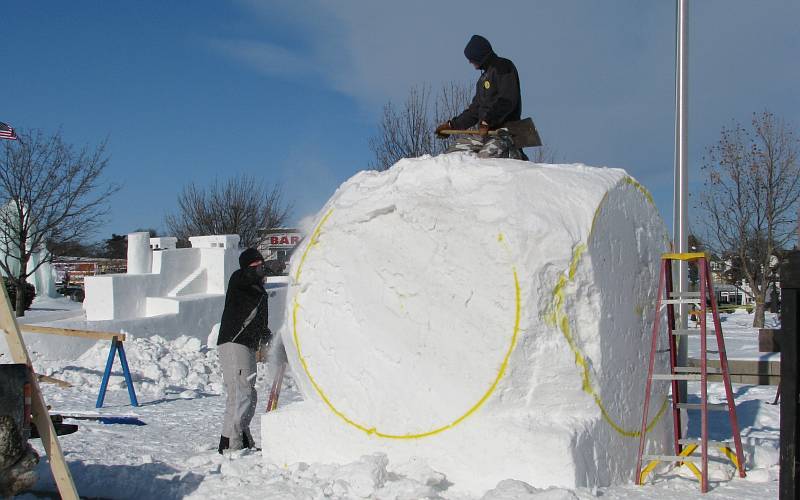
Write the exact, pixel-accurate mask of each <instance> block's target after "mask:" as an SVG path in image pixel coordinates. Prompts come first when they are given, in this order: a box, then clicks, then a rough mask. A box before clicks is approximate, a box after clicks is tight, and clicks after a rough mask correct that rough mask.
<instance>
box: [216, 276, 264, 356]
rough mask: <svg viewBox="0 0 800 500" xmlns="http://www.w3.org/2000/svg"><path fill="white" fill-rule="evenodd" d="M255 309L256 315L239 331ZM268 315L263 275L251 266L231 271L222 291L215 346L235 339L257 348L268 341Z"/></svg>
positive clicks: (246, 345) (237, 341)
mask: <svg viewBox="0 0 800 500" xmlns="http://www.w3.org/2000/svg"><path fill="white" fill-rule="evenodd" d="M254 310H255V311H256V313H255V316H254V317H253V319H252V320H251V321H250V322H249V323H248V324H247V326H246V327H245V328H244V330H242V326H243V325H244V323H245V321H246V319H247V317H248V316H250V314H251V313H252V312H253V311H254ZM267 318H268V307H267V291H266V290H265V289H264V284H263V281H262V278H261V277H259V276H258V275H257V274H256V273H255V270H254V269H253V268H250V267H248V268H244V269H238V270H236V271H234V273H233V274H232V275H231V279H230V280H229V281H228V291H227V293H226V294H225V309H223V311H222V321H221V324H220V327H219V338H218V339H217V345H222V344H224V343H226V342H236V343H237V344H241V345H243V346H245V347H249V348H250V349H258V348H259V347H261V345H263V344H265V343H266V342H269V337H270V333H269V329H268V328H267Z"/></svg>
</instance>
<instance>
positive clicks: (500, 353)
mask: <svg viewBox="0 0 800 500" xmlns="http://www.w3.org/2000/svg"><path fill="white" fill-rule="evenodd" d="M666 241H667V235H666V230H665V227H664V224H663V222H662V221H661V219H660V217H659V215H658V213H657V210H656V208H655V207H654V205H653V202H652V199H651V197H650V195H649V194H648V193H647V191H646V190H645V189H644V188H643V187H642V186H641V185H639V184H638V183H637V182H636V181H635V180H633V179H632V178H631V177H629V176H628V175H627V174H626V173H625V172H624V171H623V170H619V169H608V168H592V167H588V166H584V165H540V164H531V163H528V162H520V161H513V160H496V159H495V160H486V159H477V158H474V157H471V156H467V155H461V154H450V155H441V156H438V157H435V158H431V157H422V158H418V159H409V160H402V161H400V162H398V163H397V164H396V165H395V166H394V167H392V168H391V169H390V170H388V171H385V172H374V171H367V172H360V173H359V174H357V175H356V176H354V177H353V178H352V179H350V180H349V181H347V182H346V183H344V184H343V185H342V186H341V187H340V188H339V190H338V191H337V192H336V193H335V194H334V196H333V197H332V198H331V199H330V200H329V202H328V203H327V205H326V206H325V207H324V208H323V210H322V211H321V212H320V214H319V215H318V216H317V219H316V222H315V230H314V232H313V234H312V236H311V237H310V238H307V239H306V241H305V242H304V243H303V244H302V245H301V247H299V248H298V249H297V250H296V251H295V253H294V256H293V258H292V261H291V268H290V269H291V270H290V276H291V283H290V288H289V291H288V295H287V301H286V315H285V316H286V321H285V325H284V327H283V328H282V330H281V335H282V338H283V341H284V343H285V345H286V350H287V355H288V359H289V363H290V366H291V369H292V372H293V374H294V377H295V379H296V380H297V383H298V385H299V387H300V389H301V392H302V393H303V395H304V397H305V400H304V401H302V402H299V403H293V404H289V405H287V406H284V407H282V408H280V409H278V410H277V411H274V412H271V413H268V414H266V415H264V416H263V417H262V419H261V426H262V432H261V436H262V440H263V450H264V457H265V460H266V461H268V462H274V463H278V464H281V465H283V464H289V463H296V462H338V463H346V462H348V461H352V460H355V459H358V457H359V456H360V455H363V454H369V453H373V452H383V453H386V454H387V455H388V456H389V459H390V460H391V461H396V460H401V461H403V460H408V459H410V458H411V457H417V458H418V459H422V460H424V461H426V462H427V463H428V465H430V466H431V467H433V468H434V469H436V470H438V471H440V472H442V473H444V474H446V475H447V476H448V478H449V479H450V480H451V481H452V482H453V483H455V484H456V485H457V487H460V488H464V489H465V490H470V491H472V492H474V493H480V492H483V491H486V490H488V489H490V488H492V487H494V486H495V485H496V484H497V482H498V481H500V480H502V479H506V478H509V477H510V478H515V479H519V480H523V481H526V482H528V483H530V484H531V485H533V486H537V487H546V486H551V485H556V486H561V487H570V488H574V487H576V486H589V487H591V486H595V485H608V484H613V483H619V482H627V481H630V480H631V479H632V475H633V470H634V467H635V459H636V449H637V447H638V429H639V426H640V424H641V420H640V419H641V407H642V401H643V395H644V381H645V377H646V371H647V367H646V362H647V357H648V353H649V338H650V328H651V326H650V325H651V324H652V318H653V314H654V313H653V308H654V305H655V292H656V287H657V283H656V279H657V270H658V261H659V256H660V254H661V253H662V252H663V251H664V250H665V249H666ZM658 362H659V363H662V364H665V363H666V358H664V359H659V360H658ZM664 392H665V393H666V388H665V389H664ZM665 402H666V399H665V398H664V397H658V399H656V404H655V407H656V410H654V411H653V412H652V413H653V415H651V420H652V421H653V423H652V425H653V426H654V429H653V430H652V431H651V432H652V434H649V436H651V437H656V439H654V443H652V444H651V447H653V448H655V449H660V448H661V447H662V445H663V443H665V442H667V440H668V437H669V435H670V431H669V426H668V422H667V420H668V419H667V418H662V417H663V416H664V410H665V408H666V405H665V404H664V403H665ZM659 438H660V439H659Z"/></svg>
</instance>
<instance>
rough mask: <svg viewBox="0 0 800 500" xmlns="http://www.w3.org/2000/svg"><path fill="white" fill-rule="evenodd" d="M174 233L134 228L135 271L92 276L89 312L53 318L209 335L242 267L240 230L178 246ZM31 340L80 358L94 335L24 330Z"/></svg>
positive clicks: (52, 352) (80, 325)
mask: <svg viewBox="0 0 800 500" xmlns="http://www.w3.org/2000/svg"><path fill="white" fill-rule="evenodd" d="M173 239H174V238H153V239H152V241H151V239H150V238H149V234H148V233H132V234H130V235H128V243H129V247H128V261H129V268H128V271H129V272H128V273H127V274H105V275H99V276H90V277H87V278H86V279H85V280H84V286H85V292H86V299H85V300H84V302H83V309H84V311H85V313H86V314H85V318H80V319H66V320H61V321H55V322H52V323H50V324H49V326H57V327H61V328H75V329H80V330H92V331H105V332H119V331H124V332H127V333H129V334H131V335H133V336H134V337H148V336H152V335H160V336H162V337H164V338H166V339H175V338H178V337H180V336H181V335H188V336H191V337H197V338H200V339H202V340H203V341H205V340H206V339H207V338H208V335H209V332H210V331H211V329H212V327H213V325H214V324H215V323H217V322H219V320H220V318H221V316H222V309H223V307H224V305H225V288H226V287H227V284H228V279H229V278H230V276H231V274H232V273H233V271H235V270H236V269H238V268H239V260H238V259H239V253H240V250H239V236H238V235H212V236H196V237H192V238H189V241H190V242H191V244H192V248H175V245H174V241H173ZM151 247H153V248H158V250H155V251H154V250H153V248H151ZM25 342H26V344H27V345H28V347H29V349H30V350H31V351H36V352H37V353H39V354H40V355H41V356H42V357H44V358H45V359H74V358H76V357H78V356H80V355H81V354H82V353H83V352H85V351H86V350H87V349H89V348H90V347H91V346H92V345H94V343H95V341H94V340H90V339H77V338H67V337H54V336H51V335H36V334H30V335H29V334H25ZM0 350H1V349H0Z"/></svg>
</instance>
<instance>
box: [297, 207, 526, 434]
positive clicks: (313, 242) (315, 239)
mask: <svg viewBox="0 0 800 500" xmlns="http://www.w3.org/2000/svg"><path fill="white" fill-rule="evenodd" d="M332 213H333V209H330V210H328V212H327V213H326V214H325V216H324V217H323V218H322V220H321V221H320V222H319V224H317V227H316V228H315V229H314V232H313V233H312V235H311V239H310V241H309V242H308V245H306V249H305V251H304V252H303V256H302V257H301V258H300V263H299V264H298V266H297V272H296V273H295V279H294V281H295V283H296V284H297V283H300V276H301V273H302V271H303V265H304V264H305V261H306V257H308V254H309V251H310V250H311V248H313V247H315V246H317V245H318V244H319V236H320V233H321V231H322V227H323V226H324V225H325V222H327V220H328V218H329V217H330V216H331V214H332ZM497 241H498V242H499V243H501V244H503V245H504V246H505V238H504V237H503V235H502V234H500V235H498V237H497ZM506 250H508V249H507V247H506ZM511 271H512V274H513V276H514V294H515V303H516V307H515V314H514V330H513V332H512V335H511V340H510V342H509V345H508V349H507V350H506V353H505V356H504V357H503V362H502V363H501V364H500V369H499V370H498V371H497V377H495V379H494V380H493V381H492V384H491V385H490V386H489V388H488V389H487V390H486V392H485V393H484V394H483V396H481V398H480V399H479V400H478V401H477V402H476V403H475V404H474V405H472V406H471V407H470V408H469V409H467V411H466V412H464V414H462V415H461V416H460V417H458V418H457V419H455V420H453V421H452V422H450V423H449V424H445V425H442V426H440V427H436V428H434V429H431V430H429V431H426V432H419V433H407V434H390V433H386V432H381V431H380V430H379V429H377V428H376V427H375V426H369V425H365V424H362V423H359V422H356V421H354V420H353V419H351V418H350V417H348V416H347V415H345V414H344V413H343V412H342V411H340V410H339V409H338V408H337V407H336V406H335V405H334V404H333V402H332V401H331V400H330V398H329V397H328V396H327V394H325V391H324V390H323V389H322V387H321V386H320V385H319V383H318V382H317V381H316V379H315V378H314V376H313V375H312V374H311V370H310V369H309V368H308V363H307V362H306V359H305V357H304V356H303V350H302V347H301V345H300V338H299V336H298V334H297V316H298V311H299V309H300V303H299V302H298V301H297V295H298V294H295V296H294V302H293V304H292V336H293V338H294V345H295V347H296V348H297V357H298V359H299V360H300V364H301V365H302V366H303V371H305V373H306V376H307V377H308V380H309V381H310V382H311V385H312V386H313V387H314V390H316V391H317V394H319V396H320V398H322V401H323V402H324V403H325V406H327V407H328V409H329V410H330V411H332V412H333V414H334V415H336V416H337V417H339V418H340V419H342V420H343V421H344V422H345V423H347V424H348V425H350V426H352V427H355V428H356V429H358V430H360V431H362V432H365V433H366V434H368V435H372V436H376V437H380V438H385V439H420V438H424V437H428V436H433V435H435V434H439V433H440V432H443V431H446V430H448V429H452V428H453V427H455V426H456V425H458V424H460V423H461V422H463V421H464V420H465V419H466V418H467V417H469V416H470V415H472V414H473V413H475V412H476V411H477V410H478V409H479V408H480V407H481V406H483V404H484V403H485V402H486V400H488V399H489V396H491V395H492V393H493V392H494V391H495V389H496V388H497V385H498V384H499V383H500V380H501V379H502V378H503V375H504V374H505V372H506V369H507V368H508V363H509V359H510V358H511V353H512V352H513V351H514V346H516V343H517V335H518V333H519V318H520V304H521V300H520V288H519V280H518V278H517V268H516V266H514V265H512V266H511Z"/></svg>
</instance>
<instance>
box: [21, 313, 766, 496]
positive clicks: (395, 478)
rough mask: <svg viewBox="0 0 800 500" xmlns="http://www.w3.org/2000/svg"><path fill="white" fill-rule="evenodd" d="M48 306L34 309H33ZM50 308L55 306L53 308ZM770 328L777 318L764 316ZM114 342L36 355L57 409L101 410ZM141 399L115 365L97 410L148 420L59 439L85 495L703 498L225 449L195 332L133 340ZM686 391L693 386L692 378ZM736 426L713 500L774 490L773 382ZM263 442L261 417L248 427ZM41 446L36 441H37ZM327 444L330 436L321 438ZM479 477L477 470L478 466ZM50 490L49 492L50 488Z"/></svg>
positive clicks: (739, 388)
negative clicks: (464, 488) (742, 472)
mask: <svg viewBox="0 0 800 500" xmlns="http://www.w3.org/2000/svg"><path fill="white" fill-rule="evenodd" d="M46 312H47V311H42V310H39V311H38V312H37V311H34V313H33V314H32V316H35V315H37V314H45V313H46ZM49 312H51V313H52V312H55V311H49ZM724 317H725V321H724V322H723V328H724V331H725V334H726V338H727V339H728V344H729V349H731V350H732V351H736V352H742V353H744V354H747V353H750V352H752V356H753V357H757V356H758V353H757V352H753V349H752V348H751V347H748V346H756V348H755V349H757V332H756V331H755V330H754V329H753V328H752V327H750V326H749V324H750V322H751V320H752V316H750V315H747V314H746V313H738V314H732V315H725V316H724ZM768 321H769V322H770V324H772V325H774V324H775V318H774V317H772V316H770V317H769V318H768ZM107 352H108V346H107V345H104V344H103V343H100V344H98V345H97V346H95V347H94V348H92V349H90V350H89V351H88V352H86V353H85V354H84V355H83V356H81V357H80V358H79V359H75V360H68V361H58V362H53V361H43V360H40V359H34V367H35V369H36V371H37V372H39V373H43V374H47V375H51V376H53V377H56V378H59V379H61V380H65V381H68V382H70V383H71V384H73V387H72V388H67V389H64V388H59V387H57V386H54V385H50V384H42V390H43V392H44V395H45V399H46V401H47V403H48V404H49V405H51V406H52V408H53V413H58V412H62V413H67V412H82V413H86V412H94V411H95V408H94V404H95V400H96V398H97V393H98V389H99V385H100V379H101V376H102V370H103V367H104V365H105V361H106V356H107ZM126 352H127V356H128V360H129V362H130V365H131V369H132V371H133V374H134V380H135V386H136V391H137V395H138V398H139V402H140V405H141V406H140V407H138V408H133V407H131V406H130V404H129V401H128V394H127V391H126V390H125V386H124V383H123V382H122V377H121V376H119V375H120V372H119V365H118V363H117V364H116V365H115V369H116V370H115V371H116V373H117V376H114V377H112V380H111V383H110V385H109V393H108V395H107V397H106V404H105V407H104V408H103V409H101V410H98V413H100V414H120V413H122V414H135V415H137V416H138V417H139V418H140V419H141V421H143V422H144V423H145V424H146V425H141V426H138V425H129V424H102V423H99V422H95V421H87V420H80V421H74V422H73V423H78V425H79V430H78V432H76V433H75V434H71V435H68V436H64V437H62V438H61V446H62V448H63V449H64V453H65V456H66V459H67V461H68V463H69V465H70V469H71V471H72V475H73V477H74V479H75V482H76V485H77V488H78V491H79V493H80V494H81V495H83V496H87V497H99V498H136V499H144V498H148V499H149V498H158V499H170V498H184V497H188V498H223V497H224V498H227V499H234V498H276V499H295V498H297V499H317V498H319V499H321V498H381V499H383V498H385V499H389V498H391V499H419V498H446V499H466V498H483V499H494V500H511V499H529V498H537V499H572V498H581V499H583V498H594V497H598V496H602V497H604V498H657V499H660V498H676V497H679V496H680V497H683V496H686V495H690V496H694V495H696V494H698V491H699V490H698V484H697V481H696V480H695V479H694V477H693V476H692V475H691V474H690V473H689V472H688V471H687V470H685V469H678V470H673V471H668V472H666V473H662V474H659V475H656V476H655V477H653V476H651V479H650V482H651V484H648V485H647V486H644V487H640V486H635V485H633V484H627V485H621V486H613V487H609V488H600V489H596V490H589V489H580V488H579V489H577V490H558V489H550V490H536V489H534V488H532V487H530V486H529V485H527V484H525V483H522V482H520V481H516V480H514V479H513V478H509V479H508V480H505V481H502V482H501V483H500V484H498V485H497V487H495V488H494V489H492V490H490V491H488V492H486V493H485V494H484V495H483V496H479V497H468V496H464V495H459V494H458V493H456V491H457V489H458V485H454V484H451V483H450V482H449V481H448V478H447V477H444V476H443V475H442V474H440V473H439V472H437V471H435V470H431V469H430V468H429V467H427V466H426V465H425V464H424V463H419V462H413V461H412V462H408V463H389V462H388V461H387V459H386V458H385V456H382V455H372V456H365V457H363V458H362V459H360V460H358V461H355V462H353V463H348V464H323V463H310V464H305V463H299V464H277V465H265V463H264V460H263V459H262V457H261V454H260V452H255V451H240V452H235V453H232V454H228V455H225V456H220V455H219V454H217V451H216V446H217V443H218V440H219V431H220V427H221V421H222V412H223V407H224V398H223V397H222V396H221V395H220V392H221V390H222V386H221V372H220V370H219V366H218V365H217V356H216V351H215V349H213V348H212V349H209V348H208V347H207V346H205V345H202V343H201V342H200V341H198V339H191V338H188V337H182V338H179V339H177V340H174V341H166V340H163V339H161V338H158V337H153V338H147V339H133V340H131V341H129V342H126ZM270 382H271V376H270V374H269V373H268V371H267V368H266V367H265V366H260V367H259V373H258V378H257V389H258V392H259V395H260V398H261V400H260V401H259V412H262V411H263V409H264V405H265V402H266V401H265V400H266V394H267V393H268V391H269V384H270ZM710 387H711V390H710V394H711V395H712V396H711V397H712V398H716V399H722V396H723V394H722V392H721V385H719V384H711V386H710ZM690 390H693V391H695V392H697V390H698V388H697V387H696V386H695V387H692V386H691V385H690ZM734 391H735V397H736V403H737V411H738V416H739V424H740V426H741V428H742V439H743V444H744V448H745V454H746V462H747V469H748V470H747V478H746V479H740V478H738V477H734V474H733V469H732V467H730V466H729V465H725V464H722V463H719V464H717V463H716V462H714V467H713V469H712V481H711V492H710V493H709V494H708V495H707V496H706V498H742V499H759V500H760V499H763V498H777V491H778V482H777V480H778V467H777V463H778V447H779V445H778V441H779V407H778V406H773V405H771V404H769V403H771V402H772V400H773V399H774V396H775V387H770V386H751V385H735V386H734ZM299 398H300V396H299V392H298V390H297V387H296V385H295V384H294V382H293V380H292V379H291V374H289V376H288V377H287V380H286V381H285V384H284V390H283V393H282V395H281V400H280V405H281V406H283V405H288V404H291V403H292V402H295V401H297V400H298V399H299ZM711 429H712V435H711V438H712V439H723V438H725V437H726V432H729V431H727V422H725V419H724V415H713V419H712V421H711ZM252 430H253V433H254V434H255V439H256V443H260V441H261V436H260V435H259V425H258V419H257V418H256V419H254V422H253V425H252ZM689 432H690V434H698V433H699V415H698V414H695V413H694V412H690V422H689ZM32 442H33V444H34V445H35V446H36V447H37V449H38V450H39V452H40V454H42V455H44V450H43V449H42V447H41V444H40V442H39V441H38V440H35V441H32ZM320 446H325V443H320ZM39 474H40V479H39V482H38V483H37V485H36V492H37V493H35V494H26V495H23V496H21V497H20V498H40V497H47V496H48V495H50V496H52V495H54V494H55V493H54V492H55V491H56V487H55V484H54V482H53V479H52V476H51V474H50V470H49V466H48V465H47V464H46V460H42V463H40V465H39ZM475 474H480V471H475ZM48 492H49V493H48Z"/></svg>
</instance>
